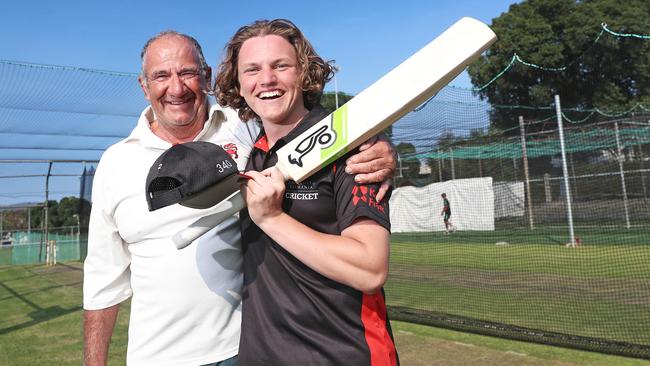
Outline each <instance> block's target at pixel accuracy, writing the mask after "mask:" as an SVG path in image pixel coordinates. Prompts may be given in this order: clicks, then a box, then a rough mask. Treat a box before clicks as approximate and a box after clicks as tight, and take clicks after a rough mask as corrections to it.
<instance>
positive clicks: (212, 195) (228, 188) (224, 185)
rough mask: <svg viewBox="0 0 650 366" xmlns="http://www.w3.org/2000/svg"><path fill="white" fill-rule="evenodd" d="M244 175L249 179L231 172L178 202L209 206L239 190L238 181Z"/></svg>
mask: <svg viewBox="0 0 650 366" xmlns="http://www.w3.org/2000/svg"><path fill="white" fill-rule="evenodd" d="M244 177H246V178H248V179H250V177H248V176H246V175H244V174H232V175H231V176H229V177H228V178H225V179H222V180H221V181H219V182H218V183H217V184H215V185H213V186H211V187H208V188H206V189H204V190H203V191H201V192H199V193H196V194H193V195H192V197H190V198H185V199H183V200H181V202H179V203H180V204H181V205H183V206H186V207H191V208H199V209H205V208H210V207H212V206H214V205H216V204H218V203H219V202H221V201H223V200H225V199H226V198H228V197H230V196H231V195H232V194H233V193H235V192H237V191H238V190H239V181H240V179H242V178H244ZM244 179H245V178H244Z"/></svg>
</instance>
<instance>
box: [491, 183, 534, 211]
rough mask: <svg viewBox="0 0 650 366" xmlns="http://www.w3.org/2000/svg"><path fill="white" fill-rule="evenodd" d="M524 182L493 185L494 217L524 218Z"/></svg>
mask: <svg viewBox="0 0 650 366" xmlns="http://www.w3.org/2000/svg"><path fill="white" fill-rule="evenodd" d="M525 197H526V196H525V195H524V182H496V183H494V217H495V218H497V219H498V218H500V217H512V216H515V217H518V216H524V209H525V201H524V200H525Z"/></svg>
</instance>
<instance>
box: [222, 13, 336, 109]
mask: <svg viewBox="0 0 650 366" xmlns="http://www.w3.org/2000/svg"><path fill="white" fill-rule="evenodd" d="M267 35H277V36H280V37H282V38H284V39H286V40H287V41H288V42H289V43H291V45H293V47H294V48H295V50H296V57H297V59H298V64H297V67H298V72H299V76H298V80H300V88H301V89H302V91H303V99H304V103H305V108H307V109H308V110H311V109H312V108H313V107H314V106H316V105H317V104H318V102H319V101H320V97H321V95H322V93H323V88H324V87H325V83H326V82H328V81H329V80H330V79H331V78H332V75H333V70H332V66H331V65H330V61H325V60H323V59H322V58H321V57H320V56H319V55H318V54H317V53H316V51H315V50H314V47H312V45H311V43H309V41H308V40H307V38H305V36H304V35H303V34H302V32H301V31H300V29H298V27H296V25H295V24H293V23H292V22H291V21H289V20H286V19H275V20H257V21H255V22H253V23H252V24H250V25H246V26H243V27H241V28H239V30H238V31H237V32H236V33H235V35H234V36H233V37H232V39H230V41H229V42H228V44H227V45H226V55H225V57H224V59H223V61H222V62H221V64H219V68H218V71H217V78H216V80H215V84H214V91H215V96H216V98H217V102H218V103H219V104H220V105H221V106H224V107H226V106H228V107H231V108H234V109H235V110H237V111H238V114H239V118H241V120H242V121H248V120H250V119H259V116H258V115H257V114H255V112H253V110H252V109H251V108H250V107H249V106H248V104H246V101H245V100H244V98H243V97H242V96H240V95H239V88H240V86H239V81H238V79H237V57H238V55H239V50H240V49H241V47H242V45H243V44H244V42H245V41H247V40H248V39H250V38H254V37H261V36H267Z"/></svg>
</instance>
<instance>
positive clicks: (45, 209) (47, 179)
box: [38, 161, 52, 262]
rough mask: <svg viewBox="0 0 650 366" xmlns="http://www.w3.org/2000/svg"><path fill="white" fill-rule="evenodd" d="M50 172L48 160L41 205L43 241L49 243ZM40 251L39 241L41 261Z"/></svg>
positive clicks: (39, 258)
mask: <svg viewBox="0 0 650 366" xmlns="http://www.w3.org/2000/svg"><path fill="white" fill-rule="evenodd" d="M51 173H52V162H51V161H50V162H49V163H48V167H47V176H45V206H44V207H43V215H44V216H45V217H44V230H45V233H44V235H45V243H46V244H47V243H49V229H50V227H49V223H48V221H49V217H48V206H49V199H50V174H51ZM42 253H43V243H42V242H41V246H40V248H39V252H38V261H39V262H41V261H42V258H43V257H42Z"/></svg>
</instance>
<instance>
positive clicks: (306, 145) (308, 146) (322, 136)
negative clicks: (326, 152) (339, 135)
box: [289, 125, 336, 168]
mask: <svg viewBox="0 0 650 366" xmlns="http://www.w3.org/2000/svg"><path fill="white" fill-rule="evenodd" d="M334 141H336V132H335V131H334V130H333V129H332V128H331V127H330V125H324V126H321V127H319V128H318V129H317V130H316V131H314V132H313V133H312V134H311V135H309V136H307V137H305V138H304V139H303V140H302V141H300V143H298V146H296V148H295V149H294V151H295V152H297V153H298V157H294V156H293V154H289V162H290V163H291V164H295V165H298V166H299V167H301V168H302V158H303V157H304V156H305V155H307V154H309V152H310V151H312V150H314V148H315V147H316V145H319V146H320V148H321V149H324V148H327V147H329V146H331V145H332V143H333V142H334Z"/></svg>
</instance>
